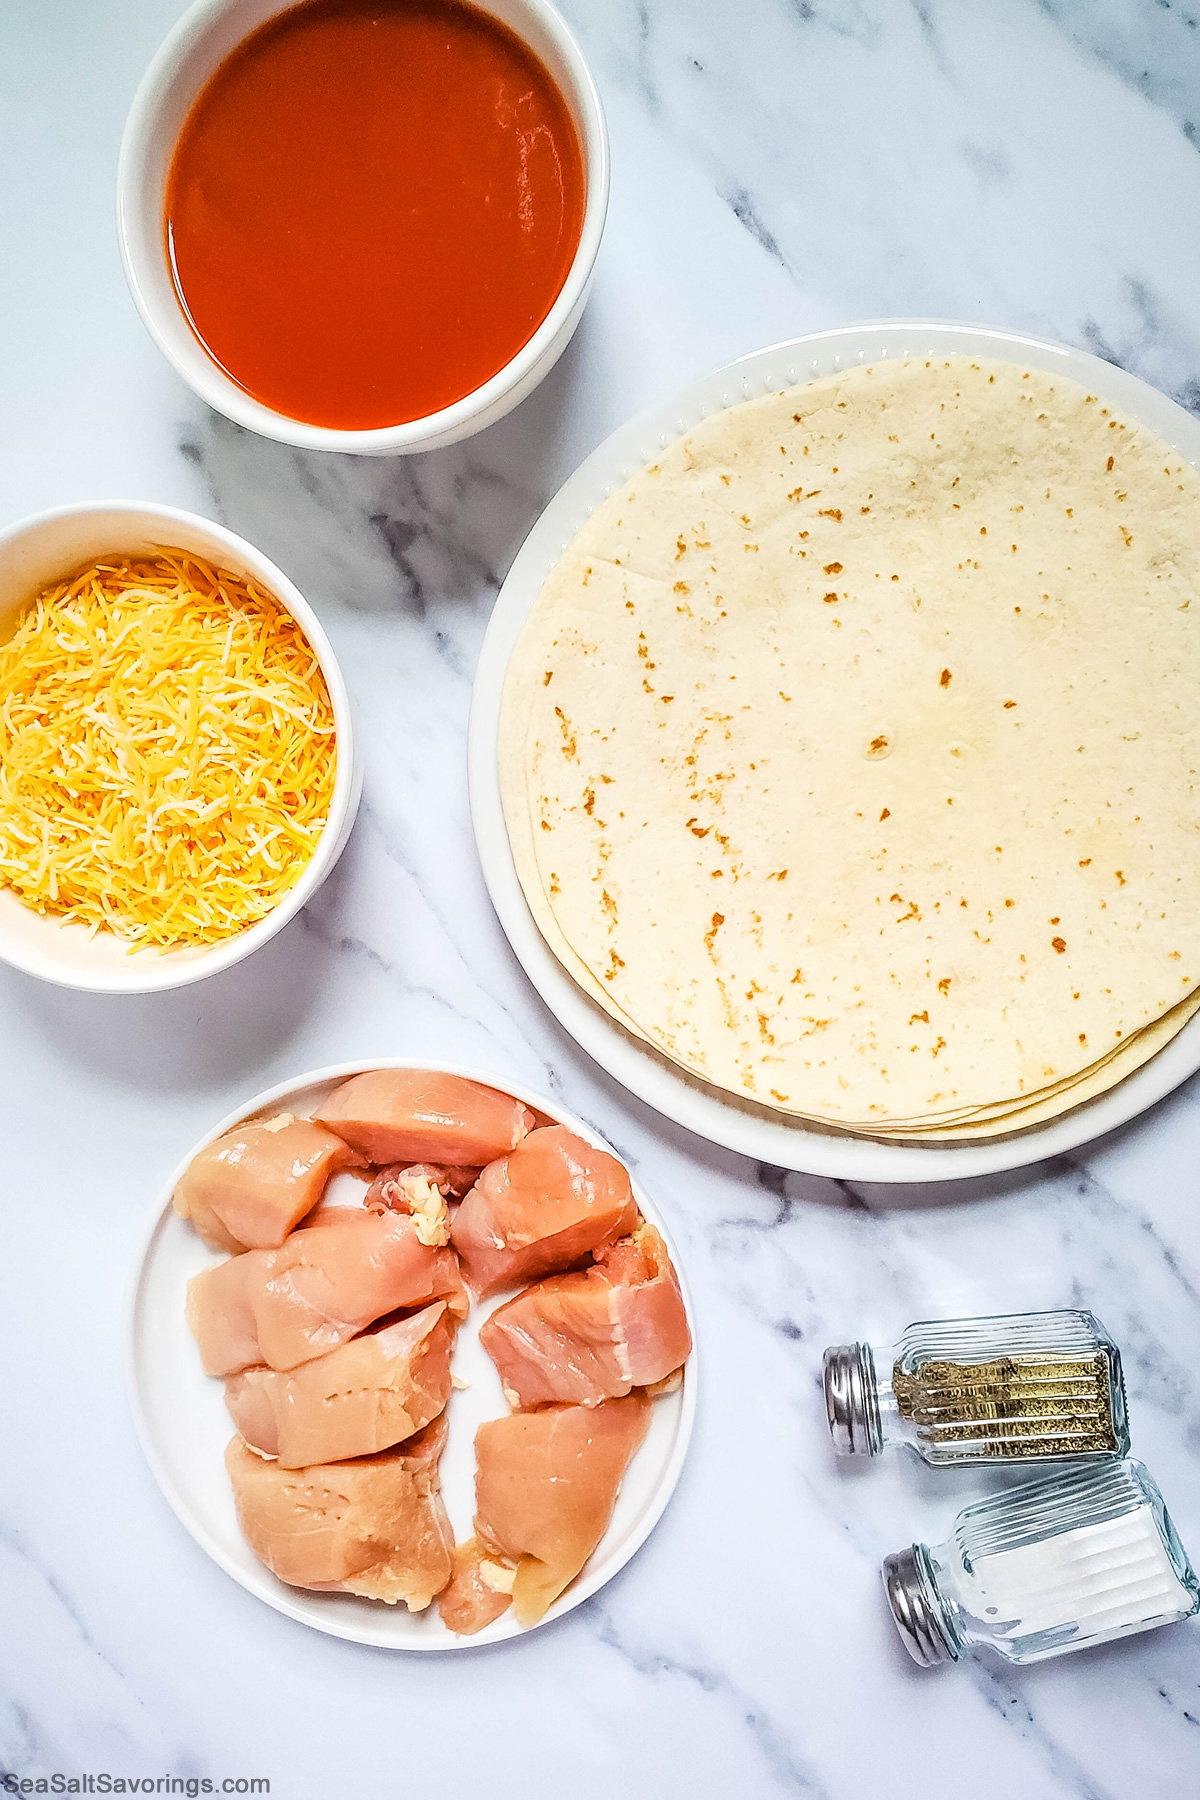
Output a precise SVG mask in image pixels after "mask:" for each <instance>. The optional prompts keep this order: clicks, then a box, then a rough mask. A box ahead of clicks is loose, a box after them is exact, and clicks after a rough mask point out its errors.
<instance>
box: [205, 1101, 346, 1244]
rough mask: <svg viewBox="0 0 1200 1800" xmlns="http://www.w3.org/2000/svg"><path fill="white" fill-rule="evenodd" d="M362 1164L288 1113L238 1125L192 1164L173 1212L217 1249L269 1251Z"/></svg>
mask: <svg viewBox="0 0 1200 1800" xmlns="http://www.w3.org/2000/svg"><path fill="white" fill-rule="evenodd" d="M361 1161H362V1158H361V1157H360V1156H359V1155H358V1153H357V1152H356V1151H354V1150H352V1149H351V1148H350V1146H349V1144H346V1143H343V1141H342V1139H341V1138H340V1137H335V1136H334V1134H333V1132H332V1131H326V1130H325V1128H324V1127H323V1126H321V1125H314V1124H313V1122H312V1120H311V1119H297V1118H295V1117H294V1116H293V1115H292V1114H291V1113H280V1114H279V1116H278V1118H275V1119H266V1120H263V1119H258V1120H255V1121H254V1122H252V1123H251V1124H249V1125H235V1126H234V1128H233V1130H232V1131H227V1132H226V1133H225V1135H224V1137H219V1138H218V1139H217V1140H216V1142H215V1143H212V1144H209V1145H207V1146H206V1148H205V1149H203V1150H201V1151H200V1153H199V1155H197V1156H194V1157H193V1158H192V1160H191V1162H190V1163H189V1164H188V1166H187V1168H186V1169H185V1170H184V1172H183V1175H182V1176H181V1178H180V1181H179V1186H178V1187H177V1188H176V1189H175V1211H176V1212H177V1213H178V1214H179V1216H180V1218H181V1219H190V1220H191V1221H192V1224H193V1225H194V1226H195V1228H196V1230H197V1231H198V1232H199V1233H200V1236H201V1237H202V1238H203V1239H204V1241H205V1243H206V1244H211V1246H212V1248H213V1249H214V1250H234V1251H237V1250H247V1249H253V1250H263V1249H271V1248H273V1247H275V1246H276V1245H279V1244H282V1242H283V1240H284V1238H285V1237H286V1236H287V1234H288V1232H289V1231H290V1230H291V1229H292V1227H293V1225H295V1224H296V1223H297V1222H298V1221H299V1220H300V1219H302V1218H303V1217H304V1215H305V1213H307V1212H311V1210H312V1208H313V1207H314V1206H315V1205H316V1204H317V1202H318V1200H319V1199H320V1198H321V1195H322V1193H323V1192H324V1189H325V1184H326V1182H327V1181H328V1180H329V1177H330V1176H331V1175H333V1174H334V1173H335V1172H336V1171H337V1170H338V1169H345V1168H348V1167H349V1166H350V1165H351V1164H356V1163H361Z"/></svg>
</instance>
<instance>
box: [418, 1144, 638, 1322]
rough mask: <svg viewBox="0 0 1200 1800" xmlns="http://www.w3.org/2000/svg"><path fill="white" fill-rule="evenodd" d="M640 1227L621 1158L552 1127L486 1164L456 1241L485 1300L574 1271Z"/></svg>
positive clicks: (462, 1210)
mask: <svg viewBox="0 0 1200 1800" xmlns="http://www.w3.org/2000/svg"><path fill="white" fill-rule="evenodd" d="M637 1223H638V1210H637V1207H636V1205H635V1204H634V1199H633V1191H632V1189H631V1188H630V1186H629V1176H628V1175H627V1174H626V1173H625V1170H624V1169H623V1168H622V1166H621V1164H620V1163H619V1162H618V1161H617V1159H616V1157H615V1156H609V1155H608V1154H607V1152H606V1151H604V1150H595V1149H593V1147H592V1146H591V1144H585V1143H584V1141H583V1139H582V1138H581V1137H576V1135H575V1133H574V1132H573V1131H568V1130H567V1128H566V1126H565V1125H547V1126H544V1127H542V1128H541V1129H540V1130H538V1131H531V1132H530V1134H529V1136H528V1137H527V1138H525V1139H524V1141H523V1142H522V1143H520V1144H518V1146H517V1148H516V1149H515V1150H514V1151H513V1152H512V1153H511V1155H509V1156H505V1157H503V1158H501V1160H500V1161H499V1162H493V1163H489V1164H488V1166H487V1168H486V1169H484V1170H483V1172H482V1174H481V1175H480V1177H479V1180H478V1181H477V1182H476V1183H475V1186H474V1187H473V1188H472V1189H471V1191H470V1193H469V1194H468V1195H467V1197H466V1199H465V1200H464V1201H463V1203H462V1205H461V1206H460V1207H459V1209H458V1212H457V1214H456V1215H455V1219H454V1224H453V1226H452V1228H451V1232H450V1240H451V1242H452V1243H453V1245H454V1248H455V1249H456V1250H457V1251H458V1253H459V1255H460V1256H461V1257H462V1260H463V1272H464V1274H465V1275H466V1278H467V1284H468V1286H469V1287H470V1288H471V1289H472V1290H473V1291H474V1292H475V1293H476V1294H480V1295H483V1294H494V1293H495V1292H496V1291H497V1289H499V1288H502V1287H514V1286H515V1285H516V1284H517V1282H519V1281H531V1280H533V1278H534V1277H535V1276H537V1275H548V1274H550V1273H551V1272H552V1271H554V1270H557V1269H569V1268H571V1267H572V1266H573V1265H574V1264H577V1263H581V1262H583V1261H584V1259H585V1258H586V1257H587V1256H588V1254H589V1253H590V1252H591V1251H593V1250H597V1249H599V1247H600V1245H601V1244H611V1243H613V1242H615V1240H616V1239H617V1238H620V1237H624V1236H626V1234H627V1233H628V1232H631V1231H633V1230H634V1228H635V1227H636V1225H637Z"/></svg>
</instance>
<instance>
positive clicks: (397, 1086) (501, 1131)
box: [317, 1069, 533, 1168]
mask: <svg viewBox="0 0 1200 1800" xmlns="http://www.w3.org/2000/svg"><path fill="white" fill-rule="evenodd" d="M317 1116H318V1119H319V1120H320V1123H321V1124H322V1125H326V1126H328V1127H329V1129H330V1130H331V1131H335V1132H336V1133H337V1135H338V1136H339V1137H341V1138H344V1139H345V1141H346V1142H347V1143H348V1144H352V1145H353V1147H354V1148H355V1149H356V1150H361V1151H362V1153H363V1155H364V1156H365V1157H366V1158H367V1159H368V1161H370V1162H373V1163H419V1162H430V1163H447V1164H450V1165H451V1166H455V1167H463V1166H467V1167H473V1168H479V1167H481V1166H482V1164H484V1163H489V1162H492V1161H493V1160H494V1159H495V1158H496V1157H497V1156H503V1155H504V1153H505V1151H506V1150H512V1149H513V1148H514V1147H515V1146H516V1145H517V1144H519V1143H520V1141H521V1139H522V1138H523V1137H524V1136H525V1134H526V1132H527V1131H528V1130H529V1128H530V1126H531V1125H532V1124H533V1114H532V1113H531V1112H530V1110H529V1108H528V1107H527V1106H524V1105H522V1103H521V1101H520V1100H513V1099H512V1098H511V1097H510V1096H509V1095H508V1094H501V1093H500V1092H498V1090H497V1089H496V1088H489V1087H481V1086H480V1084H479V1083H478V1082H477V1081H466V1080H464V1079H463V1077H462V1076H460V1075H439V1074H436V1073H434V1072H433V1071H432V1070H426V1069H372V1070H370V1071H369V1072H368V1073H367V1074H365V1075H352V1076H351V1077H350V1079H349V1081H344V1082H343V1083H342V1084H341V1086H340V1087H337V1088H335V1089H334V1090H333V1092H332V1094H330V1096H329V1098H328V1099H327V1100H326V1101H325V1103H324V1105H323V1106H321V1107H320V1108H318V1113H317Z"/></svg>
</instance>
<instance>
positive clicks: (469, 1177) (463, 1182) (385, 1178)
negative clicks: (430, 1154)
mask: <svg viewBox="0 0 1200 1800" xmlns="http://www.w3.org/2000/svg"><path fill="white" fill-rule="evenodd" d="M478 1176H479V1170H478V1169H477V1168H475V1167H474V1166H472V1165H469V1164H468V1165H467V1166H465V1167H457V1166H455V1165H454V1164H452V1163H392V1164H391V1166H390V1167H389V1168H386V1169H380V1171H379V1173H378V1175H377V1176H376V1177H375V1179H374V1181H373V1182H372V1183H371V1185H370V1187H369V1188H368V1189H367V1196H366V1199H365V1200H364V1201H363V1205H364V1206H373V1207H380V1206H392V1205H394V1204H395V1202H394V1198H389V1197H388V1193H389V1191H390V1189H391V1185H392V1183H393V1182H394V1183H396V1184H397V1186H398V1187H399V1188H400V1189H401V1191H403V1188H404V1184H405V1183H406V1182H409V1181H427V1182H428V1183H429V1184H430V1186H431V1187H435V1188H436V1189H437V1191H438V1193H439V1194H442V1195H443V1196H445V1198H447V1199H450V1200H461V1199H462V1197H463V1195H464V1194H465V1193H466V1191H467V1189H468V1188H469V1187H471V1186H472V1185H473V1184H474V1182H475V1181H476V1180H477V1179H478ZM399 1211H400V1212H405V1211H407V1208H406V1207H404V1206H401V1207H400V1208H399Z"/></svg>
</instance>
